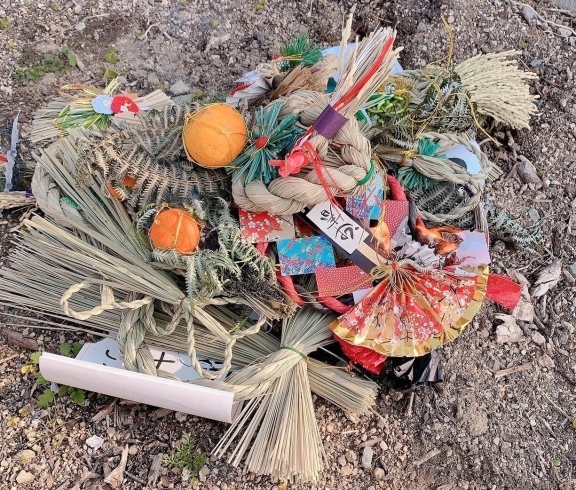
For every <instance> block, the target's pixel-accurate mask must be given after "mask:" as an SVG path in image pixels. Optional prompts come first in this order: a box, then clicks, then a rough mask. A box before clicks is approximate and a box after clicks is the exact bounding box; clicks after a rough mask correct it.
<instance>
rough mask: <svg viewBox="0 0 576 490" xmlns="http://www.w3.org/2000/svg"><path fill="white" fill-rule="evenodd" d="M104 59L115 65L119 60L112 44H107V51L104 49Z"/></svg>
mask: <svg viewBox="0 0 576 490" xmlns="http://www.w3.org/2000/svg"><path fill="white" fill-rule="evenodd" d="M104 61H105V62H106V63H110V64H111V65H115V64H116V63H118V62H119V61H120V58H119V57H118V53H117V52H116V48H115V47H114V46H108V51H106V54H105V55H104Z"/></svg>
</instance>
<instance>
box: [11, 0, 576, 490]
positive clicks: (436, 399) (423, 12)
mask: <svg viewBox="0 0 576 490" xmlns="http://www.w3.org/2000/svg"><path fill="white" fill-rule="evenodd" d="M531 4H532V5H533V7H534V8H536V10H537V11H538V12H539V13H540V14H541V15H542V17H544V18H545V19H547V20H549V21H551V22H554V23H555V24H550V25H551V28H550V30H551V32H548V33H547V32H544V31H543V30H542V29H541V28H539V27H538V26H536V25H529V24H528V23H527V22H526V20H525V18H524V17H523V16H522V14H521V13H520V12H519V7H518V3H517V2H507V1H501V0H492V1H489V0H394V1H389V2H384V1H372V2H370V1H368V0H366V1H362V2H360V3H359V4H358V10H357V16H356V21H355V24H354V28H355V30H356V32H357V33H358V34H360V35H363V34H365V33H366V32H368V31H369V30H371V29H373V28H375V27H377V26H378V25H396V26H397V29H398V32H399V44H402V45H404V46H405V49H404V51H403V52H402V54H401V62H402V64H403V65H404V66H405V67H421V66H424V65H425V64H426V63H428V62H431V61H434V60H439V59H442V58H443V57H444V56H445V55H446V52H447V49H448V42H447V38H446V35H445V31H444V29H443V26H442V23H441V21H440V15H441V14H443V15H444V16H445V17H446V18H447V20H448V22H449V23H450V24H451V27H452V29H453V31H454V34H455V37H456V46H455V54H454V57H455V59H456V60H457V61H459V60H463V59H465V58H466V57H469V56H472V55H474V54H477V53H482V52H490V51H500V50H504V49H517V50H519V51H520V52H521V53H520V55H519V59H520V62H521V65H522V66H523V67H524V68H525V69H528V70H532V71H534V72H536V73H537V74H538V75H539V76H540V80H539V81H538V82H537V83H535V84H534V90H535V91H536V92H537V93H538V94H539V95H540V96H541V99H540V110H541V113H540V115H539V116H537V117H536V118H535V119H534V121H533V127H532V131H530V132H527V131H522V132H512V133H509V134H506V133H505V132H502V131H501V130H500V128H493V131H492V133H493V134H494V136H495V137H496V138H497V139H499V140H500V141H501V142H502V143H503V145H502V146H501V147H500V148H496V147H495V146H494V145H493V143H491V142H486V143H484V144H483V149H484V150H485V151H486V152H488V153H489V154H490V155H491V156H492V157H493V158H494V159H496V161H498V163H499V164H500V165H501V166H502V167H503V168H504V170H505V171H510V170H511V169H512V167H513V164H514V163H515V156H514V155H515V154H517V155H523V156H524V157H526V158H528V159H529V160H530V161H532V162H533V163H534V165H535V166H536V168H537V169H538V171H539V175H540V176H541V177H542V180H543V185H534V184H530V185H526V184H522V183H521V182H520V181H519V180H518V179H517V178H515V177H514V176H513V175H510V176H509V177H508V178H503V179H501V180H500V181H498V182H496V183H495V184H493V185H492V187H491V188H490V189H489V196H490V198H491V200H492V202H495V203H498V204H499V205H501V206H503V207H505V208H506V209H508V210H509V211H510V212H511V213H512V214H513V215H514V216H518V217H520V221H522V222H523V223H524V224H525V225H531V224H534V222H541V226H542V233H543V236H544V240H545V248H546V250H545V251H544V252H543V253H542V254H541V255H538V254H530V253H522V252H519V251H518V250H515V249H513V248H511V247H510V246H509V245H506V244H504V243H502V242H496V243H494V244H493V260H494V264H493V266H494V269H495V270H496V271H497V272H504V271H505V270H506V269H508V268H516V269H519V270H521V271H522V273H523V274H524V275H525V276H526V277H527V278H528V279H529V281H531V282H532V283H533V282H534V280H535V278H536V276H537V274H538V272H539V271H540V270H541V269H542V268H543V267H545V266H547V265H548V264H550V263H551V262H552V261H553V260H554V259H561V261H562V265H563V269H564V270H566V271H567V272H566V273H565V274H563V276H562V278H561V280H560V282H559V284H558V285H557V286H556V287H554V288H553V289H551V290H550V291H549V292H548V294H547V295H545V298H546V299H545V301H542V300H541V301H540V302H539V303H538V304H537V305H536V310H537V312H538V315H539V318H540V319H541V323H539V324H538V325H537V324H531V323H525V324H523V323H521V322H520V323H521V327H522V332H523V334H522V338H521V339H520V341H519V342H517V343H512V344H508V343H498V342H497V336H496V327H497V325H498V324H499V323H500V321H499V320H497V319H496V318H495V314H497V313H499V311H497V309H496V308H495V307H494V306H492V305H486V306H484V307H483V309H482V311H481V313H480V314H479V315H478V316H477V318H476V319H475V321H474V324H473V326H472V327H471V328H469V329H468V330H467V331H466V332H465V333H464V334H463V335H462V336H461V337H460V338H458V339H457V341H455V342H454V343H452V344H450V345H448V346H446V347H445V348H443V349H442V356H443V358H444V360H445V372H446V378H447V379H446V381H447V382H446V383H444V385H443V388H442V389H437V390H434V389H432V388H426V389H422V390H419V391H417V392H416V394H415V396H414V399H413V404H412V405H411V409H409V406H410V395H402V394H401V393H396V392H391V391H387V390H384V391H383V392H382V393H381V394H380V396H379V398H378V403H377V407H376V412H377V413H378V415H373V416H371V417H366V418H363V419H362V420H358V419H356V418H354V417H350V416H346V414H344V413H342V412H341V411H340V410H338V409H335V408H334V407H333V406H330V405H329V404H326V403H324V402H323V401H322V400H317V401H316V406H317V416H318V420H319V424H320V430H321V434H322V436H323V439H324V441H325V448H326V451H327V454H328V461H327V469H326V471H325V472H324V473H323V474H322V477H321V480H320V481H319V482H318V483H317V484H316V485H315V486H313V485H301V486H299V487H300V488H310V489H312V488H316V489H366V490H375V489H379V488H381V489H396V490H399V489H435V490H455V489H470V490H472V489H478V490H479V489H498V490H501V489H510V490H511V489H556V488H560V489H563V490H568V489H572V488H576V485H575V484H576V475H575V477H574V478H573V465H574V461H575V460H576V456H575V455H576V451H575V450H576V444H575V442H574V436H575V431H576V429H575V428H574V426H573V420H574V418H575V417H576V407H575V406H574V399H575V397H576V391H575V389H576V372H575V371H576V350H575V342H574V327H575V326H576V319H575V316H576V315H575V310H576V295H575V292H576V284H575V281H574V278H573V277H572V275H571V274H570V272H569V271H570V265H571V264H574V263H575V262H576V249H575V247H576V223H573V218H574V217H575V214H576V213H575V209H576V200H575V197H576V186H575V184H574V177H575V174H576V157H575V156H574V149H575V148H576V144H575V141H574V140H575V137H576V106H575V105H574V102H575V92H576V90H575V88H574V87H575V85H574V80H573V77H574V75H573V74H574V73H575V72H576V62H575V59H576V56H575V55H576V36H575V35H571V36H570V34H573V33H574V31H571V27H572V26H574V24H575V23H576V22H575V21H576V18H575V17H571V16H570V15H569V14H567V13H564V12H561V11H558V10H554V8H552V7H551V6H549V5H547V4H546V3H544V2H532V3H531ZM350 5H351V2H335V1H332V0H323V1H322V0H315V1H314V0H313V1H311V2H310V1H306V2H293V1H281V0H269V1H268V2H266V1H264V0H260V1H255V0H254V1H249V2H232V1H230V0H221V1H218V2H213V1H207V0H204V1H199V0H181V1H179V2H177V1H169V0H162V1H157V2H153V1H149V2H148V3H146V2H143V1H142V0H134V1H132V2H126V1H122V0H99V1H98V2H89V1H87V0H78V1H73V2H67V3H65V4H64V2H63V1H62V0H57V1H51V0H45V1H43V2H34V1H27V0H18V1H16V0H8V1H7V2H6V1H5V2H3V3H2V6H1V7H0V20H1V19H3V18H8V24H7V25H6V27H5V28H0V48H1V49H0V120H2V119H5V118H8V117H12V116H13V115H14V114H15V113H16V111H17V110H18V109H21V110H22V114H21V120H22V121H24V123H25V124H24V128H23V136H25V135H26V131H27V129H28V123H29V121H30V119H31V115H32V113H33V111H34V109H35V108H37V107H39V106H40V105H41V104H43V103H45V102H46V101H48V100H49V99H50V98H52V97H54V96H55V95H56V93H57V89H58V87H59V86H60V85H62V84H64V83H67V82H72V81H73V82H77V83H88V84H101V83H102V81H101V76H102V69H103V68H105V67H108V68H113V69H114V70H115V71H117V72H120V73H121V74H122V75H123V76H124V77H125V79H126V83H127V84H128V85H129V86H131V87H133V88H134V89H137V90H142V91H145V90H151V89H154V88H158V87H164V88H166V89H167V90H169V89H170V88H171V87H172V88H173V89H174V90H175V88H174V87H173V86H174V84H176V82H179V81H180V82H183V83H185V84H186V85H187V86H188V87H189V88H190V89H191V90H192V91H203V92H207V93H209V94H214V93H218V92H221V91H226V90H228V89H229V88H230V86H231V84H232V82H233V80H234V78H235V77H236V76H237V75H239V74H241V73H242V72H243V71H246V70H247V69H249V68H251V67H253V66H255V65H256V64H257V63H258V62H259V61H261V60H264V59H267V58H269V57H271V56H272V55H273V54H274V53H276V52H277V49H278V46H279V44H280V43H281V42H282V41H285V40H286V39H288V38H289V37H291V36H292V35H294V34H295V33H298V32H303V31H308V32H310V33H311V35H313V36H314V37H316V38H318V39H319V40H320V41H322V42H323V43H325V44H326V45H329V44H334V43H335V42H337V41H338V40H339V30H340V25H341V19H342V16H343V13H344V12H345V11H347V9H348V8H349V7H350ZM1 25H3V24H0V26H1ZM63 46H67V47H68V48H69V49H70V50H72V51H73V52H74V53H75V54H76V55H77V56H78V60H79V63H78V66H77V67H71V66H66V62H64V63H63V64H62V66H59V67H58V68H57V69H56V70H55V71H56V73H47V74H45V75H44V76H43V77H42V78H41V79H39V80H37V81H31V80H26V79H25V74H24V75H23V72H22V70H25V69H26V68H27V67H29V66H34V63H36V64H38V63H39V61H40V60H46V56H47V55H53V56H54V55H57V54H58V53H62V47H63ZM110 51H113V52H114V53H116V55H117V57H118V58H119V61H118V62H117V63H116V64H115V65H114V66H112V65H110V64H108V63H106V62H105V61H104V59H105V55H106V53H107V52H110ZM59 59H60V58H59ZM63 59H65V56H64V57H63ZM28 74H30V71H28ZM23 77H24V79H22V78H23ZM23 146H24V148H23V150H24V154H25V156H26V157H28V158H29V157H30V150H31V149H30V148H28V147H27V143H26V142H24V145H23ZM18 218H19V215H18V214H17V213H12V214H7V215H6V216H5V217H4V218H2V219H3V221H0V234H1V236H2V243H1V244H0V247H1V248H0V250H2V254H3V256H4V257H5V256H6V254H7V251H8V249H9V240H10V237H9V229H10V228H11V227H12V226H14V225H15V224H17V222H18ZM572 274H574V271H573V272H572ZM0 309H1V311H5V309H4V307H1V306H0ZM4 319H5V322H7V323H14V319H13V318H10V317H6V316H5V317H4ZM20 322H21V325H20V328H19V329H18V331H20V332H22V331H23V332H24V337H25V339H26V338H27V339H28V340H29V341H30V340H33V341H35V342H37V343H38V345H39V346H41V347H42V348H43V349H46V350H49V351H55V350H56V349H57V345H58V343H59V342H61V341H64V340H73V339H70V338H64V337H59V335H58V334H54V333H53V332H48V333H42V332H41V331H38V330H32V329H29V330H26V329H25V330H22V329H23V328H24V327H25V324H26V323H27V321H26V320H20ZM36 323H38V322H36ZM40 323H41V320H40ZM11 328H13V327H10V326H4V327H0V333H1V332H2V331H4V333H5V334H6V332H7V330H8V329H11ZM3 339H4V337H0V439H1V440H2V441H3V444H2V446H0V488H2V489H49V488H54V489H62V490H64V489H70V488H74V489H80V488H85V489H99V488H109V486H108V485H107V484H105V483H103V475H104V474H107V472H109V471H110V469H111V468H114V467H116V466H117V465H118V463H119V461H120V455H121V452H122V449H123V447H124V446H125V445H128V446H129V447H130V450H129V454H128V463H127V468H126V469H127V471H128V472H129V473H130V476H127V477H126V478H125V480H124V487H123V488H127V489H141V488H145V487H146V484H145V483H143V482H147V481H148V477H149V471H150V468H151V466H153V463H154V461H156V462H157V461H158V460H159V458H160V456H158V455H159V454H170V453H172V452H173V450H174V447H176V446H177V445H178V443H179V442H180V441H181V439H182V434H183V432H184V431H188V432H192V433H193V435H194V436H195V437H196V440H197V441H198V443H199V448H200V449H201V450H202V451H204V452H209V451H210V449H211V448H212V447H213V446H214V444H215V443H216V441H217V440H218V438H219V436H220V435H221V434H222V433H223V431H224V430H225V425H224V424H220V423H215V422H210V421H206V420H200V419H197V418H195V417H191V416H186V415H184V414H178V413H176V414H175V413H166V411H159V410H156V409H154V408H152V407H146V406H142V405H134V404H124V403H115V404H113V405H110V403H111V400H110V399H107V398H106V397H101V396H97V395H95V394H90V395H88V397H87V401H86V402H85V404H84V406H82V407H78V406H76V405H74V404H73V403H72V402H71V401H69V400H68V399H63V400H62V401H59V402H57V403H56V404H55V405H54V406H52V407H51V408H49V409H46V410H41V409H38V408H37V407H36V405H35V400H36V397H37V395H38V391H37V390H36V387H35V386H33V385H34V380H33V377H32V376H25V375H23V374H22V373H21V370H20V368H21V366H22V365H23V364H24V363H25V362H26V361H27V359H28V357H29V354H30V352H29V351H26V350H24V349H21V348H20V347H18V346H16V345H15V344H14V342H13V341H10V340H8V339H6V340H3ZM83 340H86V339H85V338H83ZM32 347H34V346H32ZM526 363H530V368H529V370H526V371H521V372H516V373H514V374H510V375H507V376H502V377H496V376H495V374H494V373H495V372H496V371H499V370H501V369H505V368H508V367H513V366H518V365H522V364H526ZM35 390H36V391H35ZM112 402H113V401H112ZM106 407H109V413H108V415H107V416H105V417H104V418H102V419H101V420H99V421H94V420H93V417H94V416H95V415H96V414H97V413H99V412H100V411H101V410H102V409H104V408H106ZM93 435H98V436H100V437H102V439H103V440H104V444H103V446H102V447H101V448H100V449H98V450H93V449H91V448H89V447H88V446H87V445H86V439H87V438H89V437H90V436H93ZM366 442H368V447H369V448H370V449H371V450H372V451H370V450H366V449H364V448H363V447H362V446H363V445H364V446H366V444H365V443H366ZM370 452H372V458H371V460H370V461H369V465H368V466H369V468H366V467H364V465H363V464H362V456H363V454H364V453H367V454H368V456H369V455H370ZM368 459H370V458H368ZM182 481H183V478H182V475H180V474H179V473H178V472H176V471H173V470H169V469H167V468H161V470H160V472H159V474H158V477H157V478H156V479H154V481H153V482H152V483H151V484H150V485H149V487H148V488H188V484H187V483H186V482H185V483H182ZM277 484H278V482H274V481H270V479H268V478H265V477H257V476H254V475H249V474H248V475H247V474H243V473H242V472H241V469H236V468H233V467H231V466H229V465H228V464H226V462H224V461H212V460H209V461H208V462H207V463H206V468H203V471H202V476H201V481H200V482H198V483H197V486H198V487H199V488H203V489H204V488H205V489H210V490H213V489H223V490H224V489H272V488H274V489H276V488H278V486H277ZM294 487H296V485H294Z"/></svg>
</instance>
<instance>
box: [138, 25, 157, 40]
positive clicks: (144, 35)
mask: <svg viewBox="0 0 576 490" xmlns="http://www.w3.org/2000/svg"><path fill="white" fill-rule="evenodd" d="M159 25H160V24H159V23H158V22H157V23H156V24H150V25H149V26H148V29H146V30H145V31H144V34H143V35H142V37H141V38H140V39H141V41H142V42H144V41H148V33H149V32H150V29H152V28H153V27H158V26H159Z"/></svg>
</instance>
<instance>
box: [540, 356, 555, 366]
mask: <svg viewBox="0 0 576 490" xmlns="http://www.w3.org/2000/svg"><path fill="white" fill-rule="evenodd" d="M538 364H540V366H542V367H547V368H550V369H553V368H555V367H556V363H555V362H554V359H552V358H551V357H550V356H549V355H548V354H544V355H543V356H542V357H539V358H538Z"/></svg>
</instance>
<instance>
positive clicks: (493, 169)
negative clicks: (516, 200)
mask: <svg viewBox="0 0 576 490" xmlns="http://www.w3.org/2000/svg"><path fill="white" fill-rule="evenodd" d="M420 136H421V138H428V139H431V140H434V141H438V142H439V143H440V145H441V146H440V148H439V149H438V150H437V151H436V152H435V155H433V156H426V155H420V154H413V155H410V156H409V157H408V159H406V160H405V158H406V156H405V154H403V153H402V152H398V151H397V150H396V149H394V150H390V149H389V148H380V149H379V151H378V150H377V152H378V155H379V156H381V157H382V158H383V159H385V160H389V161H393V162H396V163H400V164H401V165H402V166H403V167H413V168H414V169H415V170H416V171H418V172H419V173H421V174H422V175H425V176H426V177H429V178H430V179H434V180H437V181H443V182H446V181H447V182H452V183H454V184H457V185H462V186H466V187H467V188H468V189H467V190H469V191H470V192H471V193H472V195H471V197H470V199H468V201H466V204H464V205H461V206H457V207H456V208H454V209H452V210H451V211H450V212H449V213H446V214H432V213H429V212H427V211H426V210H424V209H418V212H419V214H420V215H421V216H422V217H423V218H424V219H426V220H429V221H434V222H443V221H450V220H454V219H458V218H459V217H460V216H462V215H463V214H465V213H467V212H469V211H472V210H474V209H475V208H476V207H477V206H478V204H479V203H480V199H481V197H482V189H483V187H484V185H483V181H486V180H487V181H492V180H495V179H497V178H498V177H499V176H500V175H501V174H502V171H501V170H500V168H499V167H498V166H497V165H496V164H494V163H493V162H491V161H490V160H489V159H488V157H487V156H486V154H485V153H483V152H482V151H481V150H480V149H479V148H478V147H477V146H476V145H472V144H471V143H470V141H469V140H468V139H466V138H464V137H462V136H459V135H456V134H447V133H434V132H427V133H422V134H421V135H420ZM455 145H462V146H464V147H465V148H466V149H467V150H468V151H470V152H471V153H473V154H474V155H475V156H476V157H477V158H478V162H479V164H480V168H481V170H480V172H478V173H476V174H474V175H470V174H469V173H468V171H467V170H466V169H465V168H463V167H461V166H460V165H458V164H456V163H454V162H452V161H450V160H449V159H447V158H445V157H444V158H440V156H441V155H442V154H443V153H444V152H445V151H446V150H447V149H448V148H450V147H453V146H455Z"/></svg>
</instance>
